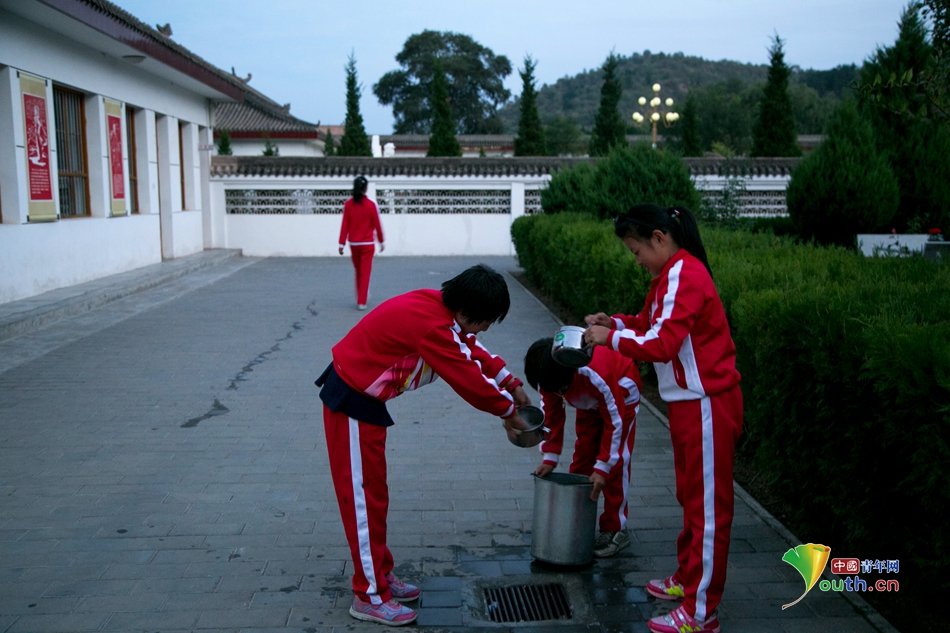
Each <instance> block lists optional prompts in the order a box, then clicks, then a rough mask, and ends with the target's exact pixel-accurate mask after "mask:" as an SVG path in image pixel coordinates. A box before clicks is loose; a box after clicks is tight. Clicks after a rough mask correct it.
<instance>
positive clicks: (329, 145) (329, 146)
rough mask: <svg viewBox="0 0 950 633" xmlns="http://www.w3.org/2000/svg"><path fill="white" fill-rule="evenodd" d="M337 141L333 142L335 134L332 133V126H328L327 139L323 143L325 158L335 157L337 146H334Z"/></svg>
mask: <svg viewBox="0 0 950 633" xmlns="http://www.w3.org/2000/svg"><path fill="white" fill-rule="evenodd" d="M334 143H335V141H334V140H333V132H331V131H330V126H329V125H328V126H327V137H326V139H325V140H324V141H323V155H324V156H333V155H335V154H336V146H335V145H334Z"/></svg>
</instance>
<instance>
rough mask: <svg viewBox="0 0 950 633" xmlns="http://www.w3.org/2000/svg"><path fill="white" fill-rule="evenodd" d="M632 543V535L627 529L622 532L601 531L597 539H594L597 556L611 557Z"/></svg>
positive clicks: (595, 554)
mask: <svg viewBox="0 0 950 633" xmlns="http://www.w3.org/2000/svg"><path fill="white" fill-rule="evenodd" d="M628 545H630V536H628V535H627V532H626V531H625V530H621V531H620V532H601V533H600V536H598V537H597V540H596V541H594V556H595V557H596V558H609V557H611V556H613V555H614V554H616V553H617V552H619V551H620V550H622V549H623V548H625V547H627V546H628Z"/></svg>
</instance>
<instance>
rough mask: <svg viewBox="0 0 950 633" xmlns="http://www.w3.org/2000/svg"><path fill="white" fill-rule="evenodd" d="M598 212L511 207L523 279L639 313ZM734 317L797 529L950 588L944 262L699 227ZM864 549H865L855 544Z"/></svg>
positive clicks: (751, 422)
mask: <svg viewBox="0 0 950 633" xmlns="http://www.w3.org/2000/svg"><path fill="white" fill-rule="evenodd" d="M611 229H612V227H611V225H610V223H609V222H604V221H599V220H593V219H590V218H589V217H588V218H585V217H584V216H578V215H573V214H561V215H555V216H533V217H523V218H519V219H518V220H517V221H516V222H515V223H514V224H513V225H512V237H513V239H514V242H515V246H516V248H517V251H518V258H519V261H520V263H521V265H522V266H523V267H524V269H525V273H526V274H527V275H528V277H529V278H530V279H531V281H532V282H533V283H535V284H537V285H538V286H539V287H540V288H542V289H543V290H545V291H546V292H548V293H550V294H551V295H552V296H553V297H554V298H555V299H556V300H558V301H560V302H561V303H562V304H564V305H565V306H566V307H568V308H569V309H570V310H571V311H572V312H573V313H574V314H575V315H576V316H577V317H578V318H582V317H583V316H584V315H585V314H590V313H594V312H598V311H605V312H608V313H614V312H625V313H635V312H638V311H639V310H640V309H641V308H642V307H643V300H644V297H645V296H646V293H647V290H648V288H649V282H650V279H649V275H648V274H647V273H646V272H645V271H643V270H641V269H639V268H637V267H636V266H635V265H634V262H633V260H634V258H633V257H632V256H631V255H630V253H628V252H626V251H625V249H623V247H622V245H621V243H620V240H618V239H617V238H616V237H614V235H613V231H612V230H611ZM702 233H703V242H704V244H705V246H706V250H707V252H708V254H709V260H710V264H711V266H712V268H713V271H714V273H715V276H716V277H715V279H716V286H717V288H718V290H719V293H720V296H721V297H722V301H723V305H724V306H725V308H726V313H727V316H728V318H729V322H730V325H731V327H732V329H733V338H734V340H735V342H736V347H737V354H738V355H737V362H738V368H739V371H740V372H741V374H742V391H743V395H744V401H745V429H744V432H743V437H742V439H741V441H740V450H739V459H740V461H742V462H744V463H747V464H751V465H753V466H754V468H755V470H756V472H757V473H758V477H760V478H761V479H762V480H764V481H766V482H768V485H769V487H770V491H771V492H773V493H774V494H775V495H776V497H777V499H778V500H779V503H781V505H782V507H783V508H784V509H786V510H787V511H788V515H787V517H785V519H784V520H785V522H786V523H787V525H788V526H789V527H790V528H791V529H792V531H793V532H795V533H796V534H797V535H798V536H799V537H800V538H802V539H804V540H806V541H807V540H815V541H819V542H821V543H824V544H826V545H829V546H830V547H831V548H832V549H833V550H838V551H850V552H854V553H855V555H856V556H858V555H867V556H874V555H875V554H874V553H876V552H882V553H881V554H877V555H878V556H880V557H884V556H885V554H883V552H887V554H886V557H887V558H898V559H900V561H901V576H902V577H903V578H906V579H907V581H908V582H912V583H914V584H915V585H919V586H927V585H928V584H930V585H932V586H935V587H937V588H939V589H947V588H950V578H948V575H947V574H946V572H945V571H944V570H945V569H946V567H947V565H948V564H950V533H948V532H947V530H945V529H944V528H943V523H942V520H941V519H940V517H945V516H950V292H947V289H948V288H950V264H947V263H944V264H935V263H933V262H929V261H926V260H924V259H923V258H920V257H912V258H893V259H892V258H864V257H862V256H861V255H859V254H857V253H855V252H853V251H851V250H848V249H844V248H837V247H831V248H827V247H820V246H816V245H814V244H796V243H795V242H794V241H793V240H792V239H790V238H786V237H780V236H776V235H774V234H772V233H769V232H763V233H758V234H753V233H750V232H746V231H733V230H723V229H718V228H714V227H710V226H703V227H702ZM862 552H865V553H867V554H861V553H862Z"/></svg>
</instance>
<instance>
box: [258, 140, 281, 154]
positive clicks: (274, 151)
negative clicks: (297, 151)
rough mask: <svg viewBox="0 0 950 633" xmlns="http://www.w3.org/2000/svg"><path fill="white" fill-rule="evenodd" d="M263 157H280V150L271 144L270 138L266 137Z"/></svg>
mask: <svg viewBox="0 0 950 633" xmlns="http://www.w3.org/2000/svg"><path fill="white" fill-rule="evenodd" d="M261 155H262V156H280V149H278V147H277V145H275V144H274V143H272V142H271V140H270V137H269V136H267V135H264V152H263V153H262V154H261Z"/></svg>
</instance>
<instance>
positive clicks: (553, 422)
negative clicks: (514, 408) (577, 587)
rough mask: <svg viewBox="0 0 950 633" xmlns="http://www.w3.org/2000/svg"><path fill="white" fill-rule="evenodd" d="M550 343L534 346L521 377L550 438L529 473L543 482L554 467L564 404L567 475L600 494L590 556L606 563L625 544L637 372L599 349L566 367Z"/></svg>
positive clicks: (632, 365)
mask: <svg viewBox="0 0 950 633" xmlns="http://www.w3.org/2000/svg"><path fill="white" fill-rule="evenodd" d="M553 343H554V339H551V338H542V339H539V340H537V341H535V342H534V344H533V345H531V347H530V348H529V349H528V353H527V355H526V356H525V359H524V367H525V378H526V379H527V381H528V384H529V385H531V386H532V387H534V388H535V389H537V390H538V393H540V394H541V409H542V410H543V411H544V423H545V426H547V427H548V428H549V429H550V430H551V435H550V439H548V440H546V441H544V442H542V443H541V446H540V448H541V453H542V454H543V455H544V461H543V462H542V464H541V465H540V466H538V468H537V470H535V474H536V475H539V476H541V477H543V476H545V475H547V474H549V473H550V472H551V471H553V470H554V468H555V467H556V466H557V463H558V457H559V456H560V454H561V448H562V446H563V443H564V422H565V403H567V404H570V405H571V406H572V407H574V408H575V409H577V415H576V422H575V425H576V426H575V429H576V433H577V441H576V442H575V443H574V455H573V457H572V459H571V466H570V469H569V472H571V473H574V474H578V475H585V476H589V477H590V480H591V481H592V482H593V484H594V490H593V492H592V498H593V499H594V500H596V499H597V496H598V495H599V494H600V492H601V491H603V493H604V511H603V513H602V514H601V515H600V536H598V537H597V540H596V541H595V542H594V556H596V557H598V558H606V557H609V556H613V555H614V554H616V553H617V552H619V551H620V550H622V549H623V548H625V547H627V546H628V545H630V537H629V535H628V534H627V489H628V488H629V487H630V454H631V452H632V451H633V441H634V436H635V434H636V428H637V411H638V410H639V408H640V387H641V386H642V385H641V382H640V371H639V370H638V369H637V365H636V363H635V362H633V361H632V360H630V359H629V358H625V357H623V356H621V355H620V354H618V353H617V352H615V351H613V350H609V349H606V348H603V347H599V348H597V349H595V350H594V356H593V359H592V360H591V362H590V364H589V365H587V366H586V367H581V368H579V369H574V368H572V367H566V366H564V365H561V364H560V363H558V362H557V361H555V360H554V357H553V356H552V355H551V346H552V344H553Z"/></svg>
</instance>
